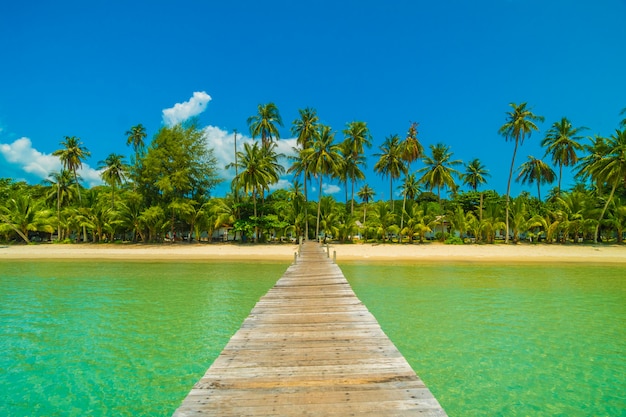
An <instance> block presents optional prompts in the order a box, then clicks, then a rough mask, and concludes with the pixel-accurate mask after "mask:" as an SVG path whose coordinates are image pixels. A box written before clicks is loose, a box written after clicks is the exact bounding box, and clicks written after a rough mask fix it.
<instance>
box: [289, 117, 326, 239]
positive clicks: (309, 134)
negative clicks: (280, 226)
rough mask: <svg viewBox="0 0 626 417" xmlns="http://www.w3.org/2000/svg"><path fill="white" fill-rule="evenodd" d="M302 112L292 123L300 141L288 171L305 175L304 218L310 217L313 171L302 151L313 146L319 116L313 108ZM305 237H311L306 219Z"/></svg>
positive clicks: (294, 132) (293, 132)
mask: <svg viewBox="0 0 626 417" xmlns="http://www.w3.org/2000/svg"><path fill="white" fill-rule="evenodd" d="M298 112H299V113H300V118H299V119H295V120H294V121H293V122H292V123H291V133H292V134H293V135H295V136H296V140H297V143H298V147H299V148H298V149H297V152H298V156H297V157H296V158H295V160H294V163H293V164H292V166H291V167H290V168H289V170H288V172H294V173H295V174H296V175H300V174H302V176H303V184H304V204H303V208H304V218H305V219H307V218H308V213H307V205H308V204H307V202H308V201H309V197H308V188H307V184H308V182H309V180H310V179H311V173H310V172H309V169H308V166H307V164H306V161H304V160H303V157H302V153H301V151H302V150H304V149H307V148H309V147H310V146H311V143H312V142H313V140H314V139H315V138H316V136H317V135H318V134H319V130H318V124H319V117H318V116H317V112H316V110H315V109H312V108H309V107H307V108H305V109H300V110H298ZM304 238H305V239H308V238H309V222H308V221H306V222H305V223H304Z"/></svg>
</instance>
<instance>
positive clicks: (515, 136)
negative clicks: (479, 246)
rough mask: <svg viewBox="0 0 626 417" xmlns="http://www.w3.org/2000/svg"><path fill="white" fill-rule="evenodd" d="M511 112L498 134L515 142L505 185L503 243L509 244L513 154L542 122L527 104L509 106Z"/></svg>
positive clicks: (508, 113)
mask: <svg viewBox="0 0 626 417" xmlns="http://www.w3.org/2000/svg"><path fill="white" fill-rule="evenodd" d="M509 105H510V106H511V108H512V110H511V111H509V112H507V113H506V115H507V116H506V122H505V123H504V124H503V125H502V126H501V127H500V129H499V130H498V133H500V134H501V135H503V136H504V138H505V139H506V140H507V141H513V142H515V147H514V148H513V157H512V158H511V168H510V169H509V179H508V181H507V184H506V215H505V217H506V220H505V221H506V236H505V238H504V240H505V243H509V205H510V202H511V179H512V178H513V168H514V167H515V154H516V153H517V147H518V146H519V145H523V144H524V139H526V137H530V135H531V133H532V131H533V130H535V131H538V130H539V128H537V125H536V124H535V122H543V120H544V118H543V116H537V115H535V114H534V113H533V112H532V111H530V110H529V109H527V108H526V105H527V103H521V104H520V105H517V104H515V103H510V104H509Z"/></svg>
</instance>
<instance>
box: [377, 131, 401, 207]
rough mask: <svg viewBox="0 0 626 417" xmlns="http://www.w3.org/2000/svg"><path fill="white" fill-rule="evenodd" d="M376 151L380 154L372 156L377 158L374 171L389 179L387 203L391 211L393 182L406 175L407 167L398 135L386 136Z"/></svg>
mask: <svg viewBox="0 0 626 417" xmlns="http://www.w3.org/2000/svg"><path fill="white" fill-rule="evenodd" d="M378 149H379V150H380V152H381V153H377V154H374V156H377V157H378V158H379V159H378V161H377V162H376V164H375V165H374V171H376V172H378V173H379V174H381V175H382V176H388V177H389V202H390V204H391V210H392V211H393V180H394V179H397V178H400V175H402V174H406V173H407V167H406V165H405V164H404V159H403V157H402V147H401V146H400V137H399V136H398V135H391V136H387V137H386V138H385V141H384V142H383V144H382V145H380V146H379V147H378Z"/></svg>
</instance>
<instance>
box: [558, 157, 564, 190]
mask: <svg viewBox="0 0 626 417" xmlns="http://www.w3.org/2000/svg"><path fill="white" fill-rule="evenodd" d="M562 177H563V163H559V187H558V189H557V190H558V193H557V196H558V197H560V196H561V178H562Z"/></svg>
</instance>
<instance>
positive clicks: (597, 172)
mask: <svg viewBox="0 0 626 417" xmlns="http://www.w3.org/2000/svg"><path fill="white" fill-rule="evenodd" d="M587 170H588V172H589V174H590V175H591V177H592V178H595V181H596V183H598V184H606V185H607V186H610V187H611V192H610V193H609V197H608V198H607V199H606V202H605V203H604V206H603V207H602V212H601V213H600V217H599V218H598V222H597V224H596V230H595V234H594V242H595V243H597V242H598V232H599V230H600V222H601V221H602V219H603V218H604V214H605V213H606V209H607V207H608V206H609V204H610V203H611V201H612V200H613V197H614V195H615V190H616V189H617V187H618V186H619V185H620V184H622V185H625V186H626V129H624V130H616V131H615V133H614V134H613V135H612V136H611V137H610V138H608V140H607V142H606V153H605V154H604V155H603V156H602V157H601V158H600V159H598V160H596V161H595V162H594V163H592V164H591V165H589V166H588V168H587Z"/></svg>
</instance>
